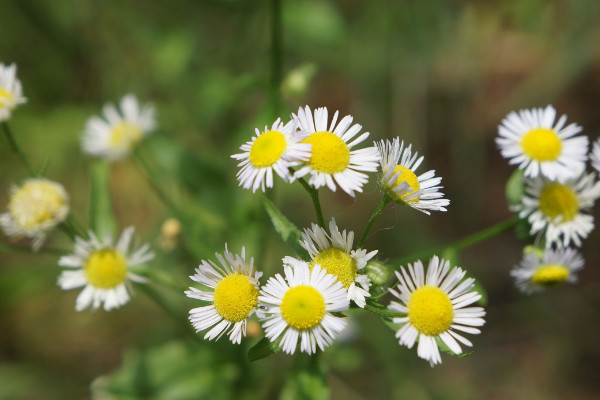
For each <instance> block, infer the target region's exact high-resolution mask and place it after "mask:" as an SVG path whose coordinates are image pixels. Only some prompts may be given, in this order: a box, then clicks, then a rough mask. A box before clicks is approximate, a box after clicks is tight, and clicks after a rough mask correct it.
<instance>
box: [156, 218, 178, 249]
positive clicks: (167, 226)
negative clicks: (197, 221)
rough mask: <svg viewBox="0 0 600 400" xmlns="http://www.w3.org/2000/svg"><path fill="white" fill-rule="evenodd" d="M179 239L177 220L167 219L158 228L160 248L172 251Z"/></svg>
mask: <svg viewBox="0 0 600 400" xmlns="http://www.w3.org/2000/svg"><path fill="white" fill-rule="evenodd" d="M180 238H181V222H179V220H178V219H177V218H167V219H166V220H165V221H164V222H163V224H162V225H161V227H160V239H159V243H160V247H161V248H162V249H163V250H165V251H172V250H173V249H175V247H177V245H178V244H179V239H180Z"/></svg>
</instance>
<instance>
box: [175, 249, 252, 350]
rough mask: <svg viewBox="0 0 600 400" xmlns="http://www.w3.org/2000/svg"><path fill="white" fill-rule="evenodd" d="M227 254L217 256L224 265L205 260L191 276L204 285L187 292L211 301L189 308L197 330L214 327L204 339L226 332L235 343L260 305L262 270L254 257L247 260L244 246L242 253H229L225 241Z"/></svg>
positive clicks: (189, 295)
mask: <svg viewBox="0 0 600 400" xmlns="http://www.w3.org/2000/svg"><path fill="white" fill-rule="evenodd" d="M224 255H225V256H224V257H223V256H222V255H221V254H219V253H216V254H215V256H216V257H217V260H219V263H220V264H221V266H218V265H217V264H215V263H214V262H213V261H210V260H209V261H205V260H202V263H201V264H200V266H199V267H198V268H196V273H195V274H194V275H192V276H190V278H191V279H192V280H193V281H194V282H198V283H199V284H201V285H203V286H204V288H202V289H197V288H194V287H190V290H188V291H186V292H185V294H186V296H188V297H191V298H193V299H198V300H202V301H205V302H209V303H210V305H206V306H202V307H197V308H193V309H192V310H190V322H191V323H192V325H193V326H194V328H196V332H200V331H202V330H205V329H208V328H211V327H212V329H211V330H209V331H208V332H207V333H206V335H205V336H204V338H205V339H208V340H213V339H219V338H220V337H221V336H222V335H223V334H224V333H225V332H226V331H227V330H228V329H229V327H231V326H232V325H233V327H232V328H231V330H230V331H229V332H227V333H228V334H229V339H230V340H231V342H232V343H237V344H240V343H241V341H242V337H243V336H246V324H247V321H248V318H249V317H250V316H252V314H253V313H254V312H255V311H256V308H257V305H258V288H259V283H258V280H259V279H260V277H261V276H262V272H258V271H256V272H254V267H253V264H254V259H253V258H250V263H249V264H247V263H246V250H245V248H243V247H242V255H241V256H240V255H237V254H233V253H230V252H229V251H228V250H227V245H225V253H224Z"/></svg>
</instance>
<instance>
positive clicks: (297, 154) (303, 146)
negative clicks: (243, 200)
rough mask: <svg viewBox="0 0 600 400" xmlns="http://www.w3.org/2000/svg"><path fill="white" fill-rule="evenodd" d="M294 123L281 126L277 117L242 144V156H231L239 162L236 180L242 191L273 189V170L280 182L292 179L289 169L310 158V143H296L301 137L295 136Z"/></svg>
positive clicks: (240, 154)
mask: <svg viewBox="0 0 600 400" xmlns="http://www.w3.org/2000/svg"><path fill="white" fill-rule="evenodd" d="M296 127H297V125H296V121H294V120H292V121H290V122H288V123H287V124H285V125H284V124H283V123H282V122H281V120H280V119H279V118H278V119H277V121H275V122H274V123H273V125H272V126H271V129H270V130H269V129H268V128H267V127H266V126H265V130H264V132H262V133H261V132H260V131H259V130H258V129H256V136H255V137H253V138H252V140H251V141H249V142H247V143H245V144H243V145H242V146H241V147H240V150H242V151H243V153H239V154H234V155H232V156H231V158H234V159H236V160H240V163H239V164H238V167H241V168H240V170H239V172H238V173H237V179H238V182H239V184H240V186H241V187H243V188H244V189H250V188H252V192H255V191H256V189H258V188H259V187H260V188H261V189H262V191H263V192H264V191H265V186H266V187H269V188H272V187H273V171H275V173H276V174H277V175H279V176H280V177H281V178H282V179H283V180H284V181H286V182H291V181H292V180H293V178H292V176H291V174H290V171H289V168H290V167H293V166H296V165H298V164H300V162H301V161H307V160H308V159H309V158H310V144H307V143H299V141H300V140H302V138H303V137H302V135H297V134H296Z"/></svg>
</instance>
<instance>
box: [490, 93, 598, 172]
mask: <svg viewBox="0 0 600 400" xmlns="http://www.w3.org/2000/svg"><path fill="white" fill-rule="evenodd" d="M555 118H556V110H555V109H554V107H552V106H551V105H549V106H547V107H546V108H534V109H531V110H521V111H519V114H517V113H515V112H514V111H513V112H511V113H510V114H508V115H507V116H506V117H505V118H504V119H503V120H502V122H501V124H500V125H499V126H498V134H499V136H498V137H497V138H496V144H497V145H498V147H499V148H500V152H501V153H502V156H503V157H504V158H507V159H509V163H510V164H511V165H512V164H518V165H519V169H523V170H525V172H524V174H525V176H526V177H530V178H535V177H537V176H539V175H540V173H541V175H543V176H545V177H546V178H548V179H550V180H561V181H562V180H564V179H569V178H574V177H576V176H577V175H579V174H580V173H581V172H582V171H583V169H584V168H585V162H586V160H587V151H588V138H587V136H578V137H573V136H575V135H576V134H578V133H579V132H581V131H582V128H581V127H580V126H579V125H577V124H575V123H572V124H569V125H567V126H566V127H565V123H566V122H567V116H566V115H563V116H561V117H560V118H559V119H558V121H557V122H556V124H554V119H555Z"/></svg>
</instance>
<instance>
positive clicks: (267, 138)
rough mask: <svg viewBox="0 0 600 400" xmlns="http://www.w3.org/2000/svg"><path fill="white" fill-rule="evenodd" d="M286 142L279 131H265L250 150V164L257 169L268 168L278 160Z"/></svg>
mask: <svg viewBox="0 0 600 400" xmlns="http://www.w3.org/2000/svg"><path fill="white" fill-rule="evenodd" d="M286 147H287V141H286V140H285V136H284V135H283V133H281V132H279V131H267V132H264V133H263V134H262V135H260V136H259V137H257V138H256V140H255V141H254V143H253V144H252V147H251V148H250V162H251V163H252V165H254V166H255V167H258V168H262V167H270V166H271V165H273V164H275V163H276V162H277V161H278V160H279V159H280V158H281V155H282V154H283V152H284V151H285V148H286Z"/></svg>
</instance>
